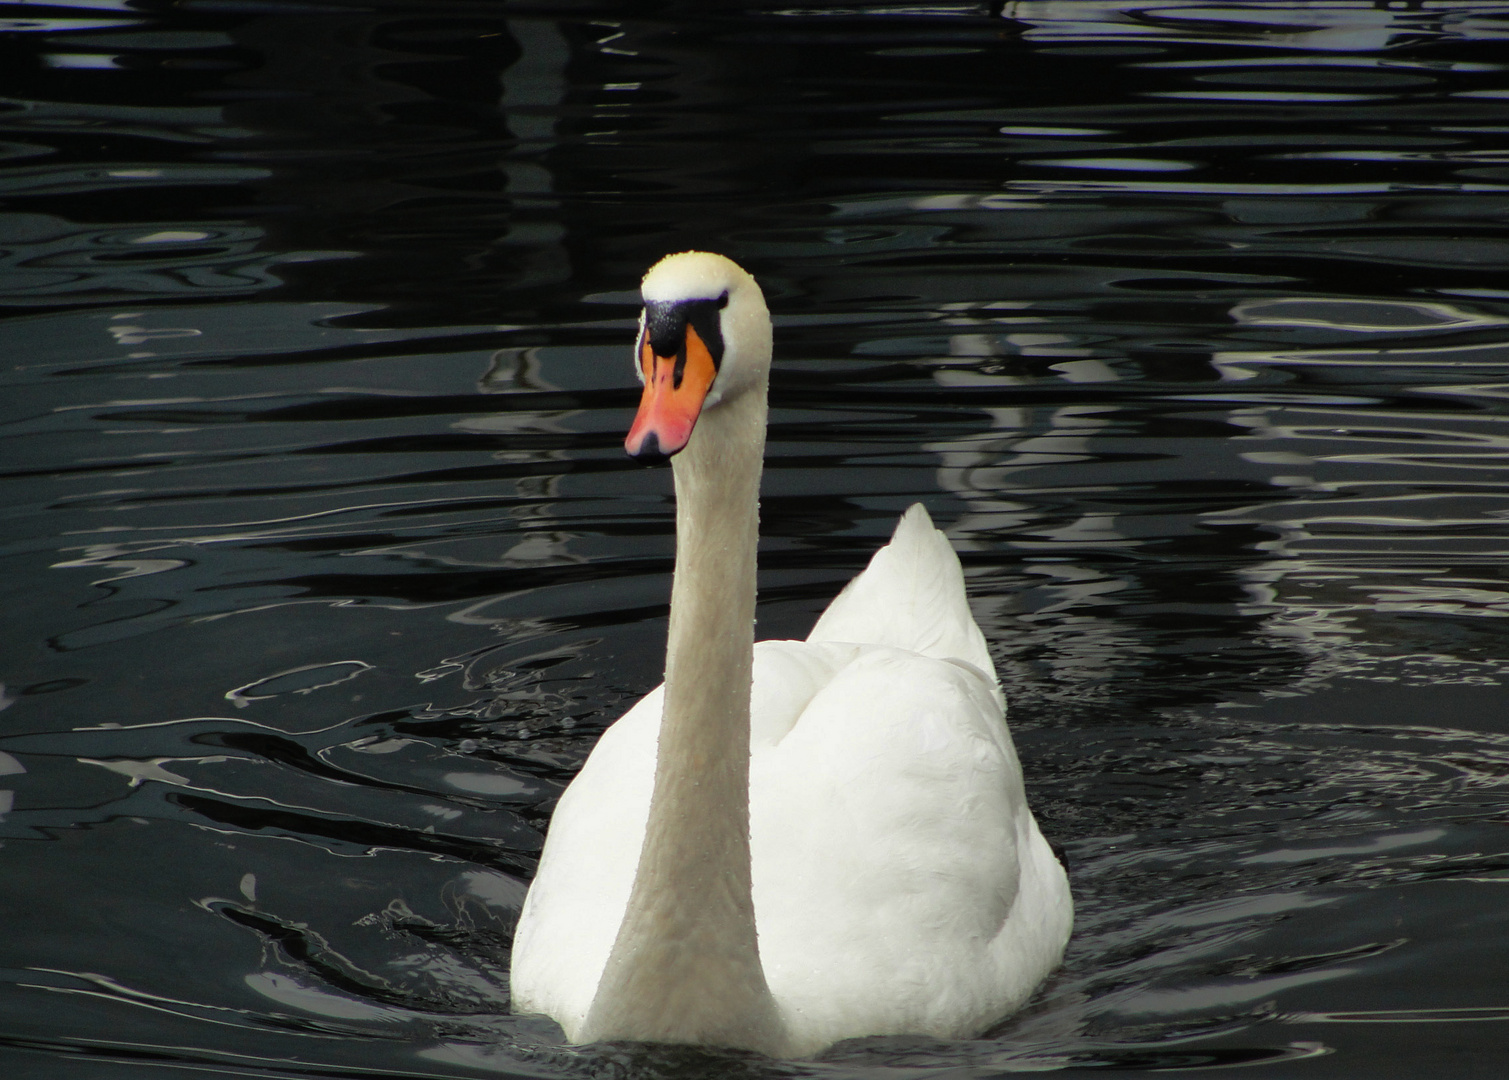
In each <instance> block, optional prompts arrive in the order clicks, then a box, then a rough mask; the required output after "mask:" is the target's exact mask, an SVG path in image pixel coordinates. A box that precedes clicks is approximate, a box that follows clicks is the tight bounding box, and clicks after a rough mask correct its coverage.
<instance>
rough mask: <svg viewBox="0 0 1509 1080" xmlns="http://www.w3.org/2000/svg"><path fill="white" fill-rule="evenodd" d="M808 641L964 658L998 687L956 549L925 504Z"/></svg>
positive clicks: (849, 587) (905, 517) (843, 594)
mask: <svg viewBox="0 0 1509 1080" xmlns="http://www.w3.org/2000/svg"><path fill="white" fill-rule="evenodd" d="M807 640H808V641H812V642H819V641H854V642H861V643H873V644H876V645H891V646H894V647H896V648H899V649H909V650H911V651H912V652H917V653H921V654H922V655H923V656H931V657H934V658H936V659H939V660H962V661H964V662H965V663H967V664H970V665H973V666H974V667H976V668H979V669H980V671H982V672H983V673H984V674H985V675H986V676H987V677H988V678H989V679H990V680H991V681H992V682H993V681H994V680H995V666H994V665H993V664H992V663H991V661H990V651H989V650H988V649H987V648H986V646H985V636H984V635H983V634H981V633H980V628H979V627H978V626H977V625H975V620H974V616H973V615H971V614H970V612H969V599H968V597H967V596H966V595H965V592H964V571H963V569H962V568H961V567H960V566H959V556H958V555H956V554H954V548H953V545H952V544H950V543H949V541H948V537H946V536H944V535H943V534H942V533H941V532H939V531H938V530H937V529H936V528H934V526H933V522H932V519H931V518H930V517H928V515H927V510H926V509H925V508H924V507H923V506H922V504H921V503H917V504H915V505H914V506H912V508H911V509H909V510H908V511H907V512H906V513H905V514H903V515H902V516H901V520H900V521H899V522H897V524H896V532H895V534H894V535H892V537H891V542H890V543H889V544H887V545H886V546H885V547H883V548H881V549H880V550H879V551H877V552H876V553H875V555H874V557H873V558H871V559H870V565H869V566H867V567H866V568H865V570H864V573H862V574H860V575H859V576H858V577H857V578H855V579H854V580H853V581H851V582H849V584H848V585H847V586H846V587H845V588H844V591H843V592H841V593H839V594H838V598H837V599H835V600H834V601H833V603H831V604H829V605H828V610H827V611H825V612H823V615H822V618H820V619H818V620H817V625H816V626H814V627H813V628H812V633H811V634H809V635H808V636H807Z"/></svg>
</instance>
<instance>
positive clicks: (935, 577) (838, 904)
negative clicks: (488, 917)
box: [513, 256, 1073, 1056]
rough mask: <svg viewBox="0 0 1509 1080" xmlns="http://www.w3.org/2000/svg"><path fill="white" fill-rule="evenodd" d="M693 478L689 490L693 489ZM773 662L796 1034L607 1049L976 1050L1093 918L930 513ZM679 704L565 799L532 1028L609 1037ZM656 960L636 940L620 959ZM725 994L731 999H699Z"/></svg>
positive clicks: (758, 714)
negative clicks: (632, 907)
mask: <svg viewBox="0 0 1509 1080" xmlns="http://www.w3.org/2000/svg"><path fill="white" fill-rule="evenodd" d="M673 258H687V256H676V257H673ZM702 258H709V257H707V256H703V257H702ZM725 261H726V260H725ZM728 265H730V266H732V264H728ZM735 269H737V268H735ZM652 273H653V272H652ZM739 273H741V274H742V271H739ZM745 277H746V278H747V275H745ZM749 280H750V284H751V285H753V281H752V279H749ZM699 288H700V289H701V292H699V294H698V295H702V294H705V293H706V291H707V288H706V286H699ZM647 295H649V291H648V289H647ZM730 306H732V305H730ZM766 363H767V364H768V359H767V360H766ZM720 378H721V375H720ZM759 390H760V394H761V406H762V408H761V412H760V421H761V423H763V391H764V387H763V379H761V380H760V385H759ZM714 415H716V411H713V410H710V411H709V413H708V417H712V416H714ZM705 419H706V418H704V420H700V421H699V424H700V423H704V422H705ZM701 430H702V429H701V428H700V427H699V429H698V433H699V434H698V435H697V436H694V443H695V439H696V438H700V437H701ZM709 437H711V436H709ZM676 461H677V462H679V461H680V458H677V459H676ZM756 476H757V474H756ZM688 480H690V481H691V482H693V483H695V482H698V481H696V480H695V478H692V477H691V476H690V474H688V475H687V476H683V474H682V473H681V472H678V474H677V481H678V491H679V490H680V489H681V488H682V487H683V486H684V484H685V483H686V482H687V481H688ZM683 496H684V493H683ZM692 524H695V522H693V523H690V524H687V527H688V528H690V527H691V525H692ZM685 535H686V534H683V536H685ZM751 552H752V548H751ZM678 557H680V556H678ZM751 561H752V554H751ZM750 570H751V576H752V565H751V568H750ZM677 573H678V586H677V587H678V589H679V588H681V587H682V586H681V580H682V579H681V575H682V573H683V571H682V569H681V566H680V565H679V564H678V571H677ZM690 587H691V586H690V584H689V585H688V588H690ZM680 595H681V594H680V593H678V594H677V598H678V599H679V597H680ZM675 602H676V601H675V600H673V604H674V603H675ZM673 622H674V616H673ZM709 632H713V631H712V630H711V629H710V630H709ZM672 636H673V645H672V649H673V654H674V650H675V648H676V646H675V637H676V631H675V628H674V626H673V634H672ZM693 648H694V646H693V645H687V646H685V649H686V650H687V651H688V652H690V651H691V650H692V649H693ZM746 655H747V654H746ZM753 656H754V661H753V687H752V690H751V692H750V697H749V700H750V703H751V705H750V710H749V729H748V730H749V736H748V739H749V742H748V745H749V758H748V776H749V788H748V791H749V794H748V837H749V849H748V850H749V863H750V866H751V875H752V893H753V905H754V918H755V924H756V929H757V932H758V964H759V966H760V967H762V968H763V971H764V981H765V983H766V985H768V988H769V996H770V998H773V1000H774V1004H775V1011H776V1013H777V1014H778V1018H779V1019H778V1023H777V1024H776V1025H775V1027H776V1030H775V1032H774V1033H770V1032H769V1031H766V1032H765V1033H764V1034H759V1035H751V1036H750V1037H748V1038H747V1039H742V1040H741V1039H740V1038H738V1037H735V1038H726V1037H719V1036H717V1035H712V1036H706V1037H699V1036H697V1035H695V1034H693V1035H690V1036H682V1035H676V1034H666V1033H665V1032H664V1031H663V1030H660V1029H653V1028H652V1029H648V1030H645V1031H644V1032H642V1033H639V1032H638V1031H637V1029H633V1028H630V1029H629V1030H628V1032H627V1034H625V1032H623V1031H619V1030H617V1029H611V1028H610V1029H609V1030H608V1035H607V1036H606V1037H640V1038H646V1039H650V1040H654V1041H696V1042H702V1041H707V1042H714V1043H719V1044H723V1045H749V1046H753V1047H754V1048H757V1049H763V1050H766V1051H767V1052H772V1053H779V1054H783V1055H786V1056H806V1055H810V1054H813V1053H816V1052H818V1051H820V1050H822V1049H823V1048H825V1047H827V1046H829V1045H830V1044H832V1043H834V1042H836V1041H838V1040H840V1039H845V1038H851V1037H856V1036H864V1035H880V1034H903V1033H925V1034H931V1035H935V1036H938V1037H944V1038H949V1037H966V1036H970V1035H974V1034H977V1033H979V1032H980V1031H981V1030H983V1029H984V1028H985V1027H986V1026H988V1025H989V1024H991V1023H992V1022H994V1021H995V1020H998V1019H1000V1018H1001V1017H1003V1016H1005V1015H1007V1014H1008V1013H1010V1012H1011V1011H1013V1010H1014V1009H1016V1008H1017V1007H1019V1006H1020V1005H1021V1004H1022V1003H1023V1002H1024V1001H1025V1000H1026V999H1027V997H1028V996H1029V995H1030V994H1031V993H1032V991H1033V989H1034V988H1035V987H1036V986H1037V984H1038V983H1039V982H1040V981H1041V980H1042V979H1043V977H1044V976H1045V975H1046V974H1047V973H1048V972H1049V971H1051V970H1052V969H1053V968H1054V967H1055V966H1056V965H1057V964H1058V962H1059V960H1060V958H1061V956H1062V953H1063V949H1064V945H1065V943H1066V941H1067V940H1068V937H1069V932H1070V928H1071V925H1072V921H1073V913H1072V904H1071V901H1070V897H1069V888H1068V882H1067V879H1066V877H1065V875H1064V871H1063V868H1062V867H1061V866H1060V865H1059V863H1058V861H1057V859H1055V858H1054V856H1053V854H1052V852H1051V851H1050V850H1049V847H1048V844H1047V842H1046V841H1045V840H1044V839H1043V837H1042V835H1041V833H1040V832H1039V831H1038V828H1037V825H1036V823H1035V821H1034V820H1033V817H1032V813H1031V811H1030V810H1029V809H1028V806H1027V801H1026V797H1025V793H1024V791H1023V784H1022V774H1021V768H1020V766H1019V764H1018V762H1017V756H1016V752H1015V750H1014V748H1013V746H1012V742H1011V737H1010V734H1009V733H1008V731H1007V727H1006V723H1005V718H1004V715H1003V711H1002V699H1001V693H1000V690H999V687H998V685H997V682H996V679H995V673H994V669H993V666H992V664H991V660H990V656H989V653H988V651H987V649H986V645H985V640H984V637H983V636H982V634H981V633H980V630H979V628H978V626H977V625H976V624H975V622H974V619H973V618H972V617H971V615H970V613H969V608H968V602H967V599H966V596H965V592H964V580H963V574H962V571H961V569H960V566H959V560H958V558H957V556H956V555H955V554H954V551H953V548H952V546H951V545H950V544H949V542H948V539H947V538H946V537H945V536H944V535H943V534H942V533H940V532H939V531H938V530H937V529H935V528H934V527H933V524H932V522H931V520H930V519H929V518H928V515H927V512H926V511H925V510H924V509H923V508H922V506H921V505H920V504H919V505H916V506H913V507H912V508H911V509H910V510H908V511H907V512H906V514H905V515H903V517H902V518H901V521H900V523H899V524H898V525H897V527H896V532H895V535H894V536H893V537H892V540H891V542H890V543H889V544H887V545H886V546H884V547H882V548H881V549H880V550H879V551H878V552H876V554H875V556H874V557H873V558H872V560H871V562H870V565H869V567H868V568H867V569H866V570H865V571H864V572H863V573H862V574H860V575H859V576H858V577H857V578H855V579H854V581H852V582H851V583H850V584H849V585H848V587H847V588H846V589H844V591H843V593H842V594H841V595H840V596H839V597H838V598H837V599H836V600H834V601H833V603H832V604H831V605H830V607H829V608H828V610H827V611H826V612H825V613H824V614H823V616H822V617H821V618H820V619H819V620H818V622H817V625H816V627H815V628H814V629H813V631H812V633H811V635H810V636H809V637H808V639H807V640H806V641H765V642H760V643H758V644H756V645H754V646H753ZM673 670H675V669H674V668H673ZM681 670H697V669H696V668H695V667H693V666H691V665H690V663H689V662H688V661H685V660H684V661H683V667H682V668H681ZM700 677H703V678H718V677H719V676H718V675H717V673H715V672H710V671H702V672H700ZM664 700H665V687H664V686H661V687H659V688H657V689H656V690H654V691H652V692H651V693H650V694H648V695H647V696H646V697H645V698H644V699H643V700H642V701H640V702H639V703H638V704H636V705H635V706H634V707H633V708H632V709H630V710H629V712H628V713H627V714H625V715H624V716H623V717H622V718H621V719H620V720H619V721H618V722H617V723H615V724H614V725H613V726H612V727H611V728H609V729H608V731H607V732H605V733H604V734H603V736H602V738H601V740H600V741H599V742H598V744H597V746H596V748H595V749H594V750H593V752H592V754H591V756H590V757H589V759H588V760H587V763H586V765H585V766H584V767H583V769H582V771H581V773H580V774H579V775H578V776H577V778H576V779H575V780H574V781H573V782H572V784H571V786H570V787H569V788H568V789H567V791H566V792H565V794H564V795H563V796H562V798H561V801H560V804H559V806H558V807H557V809H556V811H555V816H554V818H553V820H552V822H551V826H550V833H549V838H548V840H547V842H546V846H545V850H544V853H543V855H542V858H541V862H540V868H539V873H538V875H537V877H536V879H535V881H534V884H533V885H532V887H531V889H530V893H529V896H528V900H527V902H526V904H525V907H524V912H523V916H522V918H521V920H520V925H519V930H518V934H517V937H516V941H515V946H514V957H513V994H514V1005H515V1009H516V1010H517V1011H527V1012H541V1013H545V1014H548V1015H550V1016H552V1017H554V1018H555V1019H556V1020H557V1021H558V1022H560V1024H561V1025H562V1027H563V1028H564V1029H565V1032H566V1034H567V1037H568V1038H570V1039H572V1040H573V1041H581V1040H583V1039H590V1038H597V1037H605V1036H604V1035H603V1033H602V1032H600V1031H596V1030H593V1027H594V1025H595V1022H594V1024H589V1023H588V1017H589V1013H591V1012H592V1011H593V1006H594V1000H595V998H596V997H597V995H598V993H599V984H600V983H601V982H603V981H604V980H603V974H604V970H605V967H606V966H607V964H608V960H609V954H610V952H613V951H614V949H615V941H617V940H618V939H619V937H620V927H621V924H625V923H626V917H625V911H626V908H627V907H628V906H629V904H630V894H631V891H632V890H633V888H634V882H635V875H636V870H637V868H638V866H639V864H640V859H641V849H642V848H644V847H645V836H646V828H647V822H648V821H649V819H650V817H651V806H650V804H651V800H652V792H653V791H654V790H655V784H656V780H655V773H656V754H657V742H658V740H659V736H660V730H661V723H662V711H663V708H664ZM667 752H669V751H667ZM687 767H690V766H689V765H681V766H678V768H687ZM637 902H640V903H642V902H643V901H642V900H640V901H637ZM686 902H687V903H688V904H690V905H692V906H693V907H695V905H696V903H697V902H698V899H697V898H696V897H690V898H687V901H686ZM625 933H626V934H627V931H626V932H625ZM652 933H653V932H652ZM667 933H668V934H670V933H671V932H670V931H667ZM661 944H664V943H661ZM641 947H648V946H642V945H641V944H640V943H639V939H637V938H636V939H634V940H633V941H620V942H619V944H618V946H617V948H618V949H619V950H620V951H622V952H623V953H624V954H625V958H622V959H621V961H620V962H622V963H628V964H632V963H633V962H634V956H635V955H637V952H638V950H639V949H640V948H641ZM671 947H673V948H674V947H678V946H677V942H676V941H674V940H673V941H672V942H671ZM683 970H685V971H687V972H691V973H692V974H690V975H686V976H678V977H676V978H675V979H674V981H675V982H677V984H678V985H677V986H675V987H666V988H664V989H665V991H666V993H667V994H668V995H671V994H673V993H675V992H677V991H679V990H684V989H685V987H684V986H683V985H681V984H682V983H684V982H686V981H689V980H690V981H695V980H696V979H697V978H699V977H700V976H699V975H698V974H697V972H699V971H700V970H701V968H700V966H699V964H698V963H691V964H690V965H689V966H688V967H686V968H685V969H683ZM756 981H757V975H756ZM641 985H645V984H641ZM647 985H649V986H650V987H651V990H650V991H649V992H652V993H653V992H658V990H656V989H655V987H656V983H655V982H654V981H653V980H651V981H650V982H649V983H648V984H647ZM756 989H757V991H758V993H759V994H760V995H763V993H764V991H763V989H760V988H756ZM637 992H638V993H644V992H645V991H643V990H640V991H637ZM720 992H721V991H720V989H719V984H718V982H717V980H716V979H713V980H712V981H711V982H710V983H709V986H708V987H706V988H704V989H701V990H699V991H698V993H699V994H703V995H717V994H718V993H720ZM601 1007H602V1005H601V1003H599V1008H601ZM667 1007H668V1008H669V1007H670V1006H667ZM767 1027H768V1025H767Z"/></svg>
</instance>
